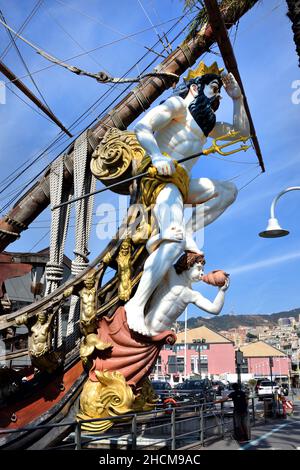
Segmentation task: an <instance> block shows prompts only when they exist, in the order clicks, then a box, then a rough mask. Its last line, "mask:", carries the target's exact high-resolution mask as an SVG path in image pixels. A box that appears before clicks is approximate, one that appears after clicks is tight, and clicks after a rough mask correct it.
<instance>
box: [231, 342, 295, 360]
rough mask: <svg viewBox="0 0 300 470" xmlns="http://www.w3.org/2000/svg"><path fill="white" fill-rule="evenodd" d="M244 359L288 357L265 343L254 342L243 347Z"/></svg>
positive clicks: (241, 348)
mask: <svg viewBox="0 0 300 470" xmlns="http://www.w3.org/2000/svg"><path fill="white" fill-rule="evenodd" d="M240 350H241V351H242V353H243V355H244V357H286V354H285V353H283V352H282V351H280V350H279V349H277V348H274V347H273V346H271V345H270V344H267V343H265V342H264V341H254V342H252V343H249V344H246V345H245V346H241V347H240Z"/></svg>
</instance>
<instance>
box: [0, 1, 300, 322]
mask: <svg viewBox="0 0 300 470" xmlns="http://www.w3.org/2000/svg"><path fill="white" fill-rule="evenodd" d="M35 3H36V2H35V1H32V0H22V1H20V0H10V1H8V0H0V8H1V10H2V12H3V13H4V15H5V17H6V20H7V22H8V23H9V24H10V25H11V26H12V27H13V28H16V29H17V28H18V27H19V26H20V24H22V22H23V21H24V19H25V18H26V16H27V15H28V14H29V12H30V11H31V10H32V8H33V7H34V5H35ZM182 5H183V3H182V2H181V1H178V0H164V1H163V2H162V1H158V0H125V1H123V2H121V1H117V0H111V1H110V2H107V1H104V0H103V1H102V0H88V1H83V0H73V1H71V0H44V2H43V4H42V5H41V7H40V8H39V10H38V12H37V14H36V15H35V16H34V18H33V19H32V21H31V22H30V23H29V25H28V26H27V27H26V29H25V31H24V33H23V35H24V36H25V37H26V38H27V39H29V40H31V41H32V42H34V43H35V44H37V45H39V46H40V47H41V48H43V49H44V50H46V51H47V52H49V53H51V54H53V55H56V56H57V57H59V58H61V59H68V58H70V57H74V56H77V55H78V54H81V55H80V56H79V57H77V58H74V59H72V60H71V61H70V62H71V63H72V64H75V65H78V66H80V67H82V68H85V69H87V70H93V71H99V70H106V71H108V72H109V73H110V74H111V75H114V76H120V75H122V74H124V73H125V72H126V71H127V70H128V69H129V67H131V66H132V65H133V64H135V63H136V61H137V60H139V59H140V58H141V57H142V56H143V55H144V54H145V52H147V50H146V49H145V46H153V45H154V44H155V43H156V42H157V36H156V31H155V29H156V30H157V31H159V33H160V34H163V32H166V31H167V30H168V29H170V28H171V27H172V25H174V23H175V22H176V18H178V17H179V16H180V15H181V13H182ZM144 10H145V11H146V13H147V16H146V15H145V11H144ZM285 13H286V2H285V1H284V0H281V1H277V0H265V1H263V2H261V3H260V4H259V5H257V6H255V7H254V8H253V9H252V11H250V13H248V14H247V15H246V16H245V17H244V18H243V19H242V20H241V21H240V24H239V27H238V31H237V34H236V35H235V29H234V30H233V31H232V34H231V36H232V40H233V41H234V50H235V54H236V57H237V61H238V64H239V68H240V73H241V76H242V78H243V82H244V86H245V90H246V93H247V97H248V101H249V105H250V108H251V112H252V116H253V120H254V123H255V127H256V130H257V135H258V138H259V141H260V144H261V148H262V153H263V157H264V161H265V165H266V169H267V171H266V173H265V174H264V175H261V176H260V177H258V178H257V179H255V180H254V181H253V182H252V183H251V184H249V185H247V186H246V187H245V188H244V189H242V190H241V191H240V192H239V195H238V198H237V200H236V202H235V203H234V205H233V206H232V207H231V208H229V209H228V211H227V212H226V213H224V214H223V216H222V217H220V218H219V219H218V220H217V221H216V222H215V223H213V224H212V225H210V226H209V227H207V228H206V230H205V234H204V235H205V244H204V251H205V254H206V259H207V270H211V269H216V268H224V269H226V270H227V271H228V272H229V273H231V287H230V289H229V291H228V293H227V296H226V303H225V306H224V309H223V314H224V313H230V312H231V313H233V312H234V313H237V314H240V313H251V314H259V313H271V312H276V311H280V310H288V309H292V308H296V307H299V305H300V300H299V287H300V275H299V264H300V224H299V196H300V194H299V193H297V192H292V193H290V194H288V195H286V196H285V197H283V198H282V199H281V200H280V202H279V204H278V207H277V215H278V218H279V220H280V223H281V225H282V226H283V227H284V228H286V229H288V230H290V235H289V236H288V237H285V238H282V239H274V240H264V239H261V238H259V237H258V235H257V234H258V232H260V231H261V230H263V229H264V228H265V226H266V223H267V219H268V217H269V207H270V204H271V201H272V199H273V197H274V196H275V195H276V194H277V193H278V192H279V191H281V190H282V189H284V188H286V187H288V186H295V185H299V184H300V177H299V173H300V172H299V112H300V103H299V104H296V103H293V102H292V95H293V93H294V96H295V94H296V93H297V90H295V89H293V88H292V87H293V84H296V86H299V84H298V85H297V82H296V81H297V80H300V73H299V68H298V67H297V63H298V59H297V56H296V53H295V46H294V43H293V39H292V32H291V25H290V22H289V20H288V19H287V17H286V15H285ZM148 17H149V18H150V20H149V18H148ZM191 17H192V15H191V14H190V15H186V16H185V18H184V19H183V20H181V22H180V23H179V24H178V25H177V26H175V27H174V29H173V30H172V31H171V32H170V33H169V34H168V37H169V39H173V38H174V37H175V36H176V34H178V33H179V32H180V31H181V30H182V28H183V26H184V25H185V24H187V23H188V21H189V20H190V19H191ZM153 24H154V25H158V26H156V28H155V29H154V28H153V27H152V26H153ZM145 29H147V31H145ZM138 31H144V32H142V33H140V34H135V35H134V36H131V37H130V38H127V39H126V38H125V36H127V35H132V34H134V33H136V32H138ZM70 35H71V37H70ZM182 38H183V35H181V36H180V37H179V38H178V39H177V41H175V42H174V45H173V47H175V46H176V45H178V44H179V42H180V40H182ZM7 43H8V36H7V34H6V32H5V31H4V29H3V28H0V45H1V48H0V52H2V51H3V50H4V49H5V47H6V45H7ZM109 43H113V44H109ZM18 45H19V48H20V50H21V52H22V54H23V56H24V57H25V59H26V62H27V64H28V66H29V68H30V70H31V72H35V73H34V78H35V80H36V82H37V83H38V85H39V87H40V90H41V91H42V93H43V95H44V97H45V98H46V101H47V102H48V104H49V105H50V107H51V108H52V109H53V111H54V112H55V114H56V115H57V116H58V117H59V119H60V120H61V121H62V122H63V123H64V125H66V126H67V127H68V126H70V125H71V123H72V122H73V121H74V120H75V119H76V118H78V116H79V115H80V114H81V113H82V112H83V111H85V110H86V109H87V108H88V107H89V106H90V105H91V104H92V103H94V102H95V101H96V99H98V98H100V96H101V95H103V93H105V92H107V91H109V93H110V94H109V95H108V96H106V97H105V98H104V99H103V100H102V101H101V103H100V105H99V106H98V107H95V109H94V110H93V112H92V113H90V114H89V116H88V117H87V118H86V119H85V120H83V121H82V122H81V123H80V125H78V126H77V127H76V128H75V129H74V134H75V133H76V132H79V131H80V130H82V129H83V128H84V127H85V126H86V125H88V124H89V123H90V122H91V121H92V120H93V119H95V118H97V116H98V115H99V114H100V113H101V112H103V111H104V109H105V108H106V107H107V106H109V105H110V103H111V101H112V100H113V99H115V98H116V97H117V95H118V93H120V92H121V91H122V90H123V89H124V85H118V87H115V88H113V89H110V88H109V89H108V88H107V86H106V85H100V84H97V83H96V82H95V81H93V80H91V79H88V78H84V77H78V76H75V75H73V74H70V73H69V72H68V71H66V70H63V69H62V68H59V67H57V66H51V67H49V63H48V62H47V61H46V60H45V59H43V58H42V57H40V56H38V54H36V53H35V52H34V51H33V50H32V49H30V48H29V47H28V46H27V45H25V44H22V43H21V42H20V41H18ZM95 48H97V49H96V50H94V51H93V52H91V53H90V54H86V53H85V52H86V51H88V50H91V49H95ZM155 50H157V51H159V52H162V47H161V46H160V45H156V46H155ZM214 51H215V52H218V50H217V48H214ZM155 57H156V56H154V55H153V54H152V53H149V54H148V55H147V57H145V58H144V59H143V60H142V61H141V62H140V63H139V65H138V66H137V67H134V69H133V70H132V71H131V73H130V76H134V75H136V74H138V73H139V72H140V71H141V70H143V67H145V66H146V65H148V64H149V63H150V61H151V60H153V59H154V58H155ZM216 58H217V60H218V63H219V65H222V60H221V59H220V57H218V56H216V55H215V54H207V55H206V56H205V61H206V62H207V63H211V62H212V61H214V60H216ZM159 61H160V59H159V58H157V60H156V63H159ZM4 62H5V63H6V64H7V65H8V66H9V67H11V69H12V70H13V71H14V72H15V73H16V74H17V75H18V76H19V77H23V76H24V75H26V74H27V72H26V71H25V70H24V68H23V66H22V64H21V62H20V61H19V59H18V57H17V55H16V52H15V51H14V50H13V49H11V50H10V51H9V53H8V54H7V56H6V57H5V59H4ZM42 69H43V70H42ZM1 79H3V77H1ZM23 80H24V82H25V83H26V84H27V86H28V87H29V88H31V89H32V90H33V91H35V90H34V88H33V86H32V83H31V81H30V80H29V78H28V77H24V78H23ZM9 86H10V87H11V88H12V85H9ZM294 86H295V85H294ZM12 89H13V90H14V91H17V90H15V89H14V88H12ZM17 93H18V94H19V92H18V91H17ZM35 93H36V91H35ZM169 95H170V92H165V93H164V95H163V96H162V97H160V98H159V100H158V102H159V101H161V100H162V98H167V97H168V96H169ZM223 96H224V99H223V100H222V105H221V107H220V110H219V111H218V115H217V117H218V119H220V120H226V121H229V122H230V121H232V103H231V100H230V99H229V98H228V97H227V96H226V95H225V92H223ZM297 97H298V100H297V99H296V101H299V102H300V93H298V95H297V94H296V98H297ZM25 100H26V98H25ZM0 129H1V131H0V132H1V134H0V135H1V140H0V149H1V152H0V164H1V171H0V181H1V186H0V190H1V189H3V187H4V183H5V182H6V181H8V180H7V178H8V176H9V175H10V173H11V172H12V171H14V170H17V169H18V168H19V167H20V165H22V163H23V162H25V160H27V159H28V158H32V157H33V156H34V155H36V154H38V153H39V152H40V151H41V150H43V149H44V148H45V147H46V146H47V145H48V144H49V143H50V142H51V141H52V140H54V139H55V137H57V135H58V134H59V129H58V128H57V127H56V126H55V125H53V124H52V123H50V122H49V121H47V120H46V119H45V118H43V117H41V116H40V115H38V114H36V113H35V112H33V111H32V110H31V109H30V108H29V107H28V106H26V105H25V104H24V103H23V102H21V101H20V100H19V99H18V98H17V97H16V96H15V95H14V94H12V93H11V91H10V90H7V96H6V104H5V105H0ZM68 142H69V140H68V139H67V138H66V137H63V138H62V139H61V141H60V144H59V145H56V147H55V148H53V149H52V150H51V151H49V152H48V153H46V154H45V155H44V157H43V158H42V159H41V160H40V161H39V162H37V163H36V164H35V165H34V166H33V167H32V168H31V169H30V170H29V171H26V172H23V173H22V175H21V176H20V178H18V180H17V181H16V182H15V183H13V184H11V185H10V187H9V188H8V189H6V191H5V192H4V193H2V194H0V208H1V207H3V206H4V205H5V204H6V203H7V202H8V201H9V200H10V198H11V197H12V196H14V195H15V194H17V193H18V191H20V190H22V188H23V187H24V186H25V185H26V183H27V182H28V181H30V180H31V179H32V178H33V177H34V175H35V174H37V173H38V172H39V171H40V170H41V169H43V168H44V167H45V166H46V165H47V164H48V163H49V162H50V161H51V160H52V159H53V158H54V157H55V156H56V155H58V154H59V152H60V151H62V150H63V149H64V147H65V146H66V145H67V144H68ZM231 160H235V161H237V162H238V163H233V162H228V161H221V160H219V159H214V158H209V157H203V158H202V159H201V160H199V161H198V162H197V164H196V165H195V167H194V169H193V177H197V176H199V177H200V176H207V177H211V178H216V179H224V180H226V179H231V178H233V177H236V178H235V180H234V181H235V182H236V184H237V186H238V188H242V187H243V186H244V185H246V184H247V183H248V182H249V181H250V180H251V178H253V177H254V176H256V175H257V174H258V173H259V170H258V168H257V166H256V165H255V163H256V159H255V155H254V153H253V151H252V150H249V151H248V152H247V154H237V155H236V156H235V157H232V158H231ZM249 163H250V164H249ZM103 202H108V203H110V204H112V205H113V206H116V205H118V204H119V201H118V198H117V196H116V195H113V194H111V193H110V194H108V193H104V194H102V195H99V196H97V198H96V203H95V208H96V207H97V206H98V205H99V204H101V203H103ZM122 204H123V206H124V204H125V205H126V200H125V201H124V200H123V201H122ZM49 220H50V213H49V210H47V211H45V212H44V213H43V214H42V215H41V216H40V217H39V218H38V219H37V221H35V223H34V224H33V225H32V228H30V229H29V230H28V231H27V232H24V233H23V235H22V237H21V239H20V240H19V241H17V242H15V243H14V244H12V245H10V248H9V249H10V250H15V251H29V250H32V251H37V250H39V249H42V248H44V247H45V246H47V244H48V241H47V240H48V235H47V234H48V230H49ZM99 220H100V217H99V216H94V221H93V222H94V224H96V223H97V222H98V221H99ZM43 237H44V238H43ZM73 245H74V236H73V234H72V233H70V235H69V238H68V242H67V254H68V255H69V256H70V257H72V250H73ZM90 248H91V259H92V258H93V257H94V256H96V255H97V254H98V253H99V251H100V250H101V249H102V248H103V242H101V241H99V239H98V238H97V236H96V225H94V226H93V230H92V236H91V243H90ZM197 288H199V290H200V291H201V292H202V293H203V294H204V295H207V296H208V297H209V298H213V296H214V293H215V292H214V289H213V288H212V287H209V286H205V285H201V286H200V285H199V287H197ZM198 314H200V312H199V311H197V309H195V308H193V307H190V308H189V315H198Z"/></svg>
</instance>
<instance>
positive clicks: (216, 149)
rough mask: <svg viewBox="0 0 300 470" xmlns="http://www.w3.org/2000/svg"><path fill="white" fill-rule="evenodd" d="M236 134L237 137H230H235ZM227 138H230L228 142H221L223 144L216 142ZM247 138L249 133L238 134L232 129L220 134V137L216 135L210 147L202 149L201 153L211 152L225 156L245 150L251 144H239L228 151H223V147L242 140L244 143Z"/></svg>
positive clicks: (207, 153)
mask: <svg viewBox="0 0 300 470" xmlns="http://www.w3.org/2000/svg"><path fill="white" fill-rule="evenodd" d="M238 135H239V136H240V137H238V138H237V139H232V137H235V136H238ZM229 138H230V141H229V142H226V143H223V144H218V142H221V141H223V142H224V140H228V139H229ZM249 139H250V135H248V136H242V135H240V133H239V132H237V131H232V132H229V133H228V134H226V135H222V136H221V137H218V138H217V139H214V140H213V143H212V145H211V147H209V148H208V149H204V150H203V154H204V155H209V154H211V153H218V154H219V155H223V156H227V155H232V154H233V153H237V152H241V151H242V150H243V151H244V152H246V150H248V149H249V148H250V147H251V145H241V146H240V147H239V148H235V149H233V150H230V151H228V152H223V149H224V148H226V147H230V146H231V145H235V144H238V143H239V142H243V143H244V144H245V143H246V142H247V141H248V140H249Z"/></svg>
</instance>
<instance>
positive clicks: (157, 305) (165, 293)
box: [129, 251, 229, 336]
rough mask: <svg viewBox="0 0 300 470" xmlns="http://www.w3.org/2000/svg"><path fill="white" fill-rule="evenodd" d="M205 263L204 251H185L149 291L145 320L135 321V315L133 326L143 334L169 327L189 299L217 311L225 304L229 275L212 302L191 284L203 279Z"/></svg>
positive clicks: (206, 310)
mask: <svg viewBox="0 0 300 470" xmlns="http://www.w3.org/2000/svg"><path fill="white" fill-rule="evenodd" d="M204 265H205V259H204V255H203V254H199V253H194V252H191V251H186V252H185V253H184V254H183V255H182V256H181V257H180V258H179V260H178V261H177V262H176V264H175V265H174V266H172V268H171V269H170V270H169V271H168V273H167V274H166V275H165V277H164V279H163V282H161V284H160V285H159V286H158V287H157V289H156V290H155V292H154V294H153V295H152V297H151V299H150V301H149V304H148V306H147V309H146V315H145V320H144V322H140V323H137V319H136V323H135V325H134V329H135V330H137V331H139V332H140V333H142V334H144V335H146V336H155V335H157V334H159V333H161V332H163V331H166V330H169V329H170V328H171V327H172V326H173V325H174V323H175V321H176V319H177V318H178V317H179V316H180V315H181V314H182V313H183V311H184V310H185V308H186V307H187V305H188V304H190V303H192V304H194V305H196V306H197V307H199V308H200V309H201V310H204V311H205V312H208V313H211V314H213V315H218V314H219V313H220V312H221V310H222V308H223V305H224V300H225V292H226V290H227V289H228V287H229V278H228V277H227V278H226V280H225V283H224V285H223V286H221V287H219V288H218V293H217V295H216V297H215V299H214V301H213V302H211V301H210V300H208V299H207V298H205V297H204V296H203V295H202V294H200V292H198V291H195V290H193V288H192V284H193V283H194V282H199V281H201V280H202V278H203V274H204V273H203V267H204ZM129 326H130V325H129Z"/></svg>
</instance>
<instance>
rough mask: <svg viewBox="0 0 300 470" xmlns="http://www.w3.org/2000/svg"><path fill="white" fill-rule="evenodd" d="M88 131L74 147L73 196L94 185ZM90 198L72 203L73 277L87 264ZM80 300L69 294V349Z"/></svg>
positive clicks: (75, 334) (76, 330) (76, 328)
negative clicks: (73, 211) (73, 238)
mask: <svg viewBox="0 0 300 470" xmlns="http://www.w3.org/2000/svg"><path fill="white" fill-rule="evenodd" d="M87 160H88V131H85V132H84V133H83V134H81V135H80V136H79V137H78V138H77V139H76V142H75V146H74V196H75V195H83V194H85V192H86V191H89V188H93V190H94V189H95V187H96V178H95V177H94V175H93V174H92V173H91V171H90V169H89V167H88V165H87ZM93 202H94V198H92V199H91V200H90V201H87V200H85V201H83V200H80V201H77V203H76V205H75V211H76V213H75V220H76V221H75V249H74V254H75V258H74V259H73V260H72V265H71V273H72V275H74V276H77V275H78V274H80V273H81V272H82V271H84V270H85V269H86V268H87V267H88V264H89V259H88V255H89V253H90V252H89V249H88V241H89V237H90V231H91V223H92V213H93ZM79 307H80V301H79V297H78V295H72V296H71V303H70V310H69V316H68V323H67V333H66V347H67V350H71V349H72V348H73V347H74V346H75V340H76V339H77V340H78V339H79V338H80V335H79V317H80V310H79Z"/></svg>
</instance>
